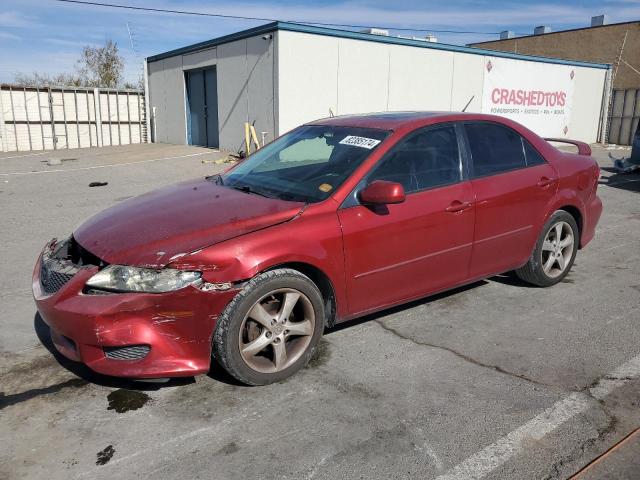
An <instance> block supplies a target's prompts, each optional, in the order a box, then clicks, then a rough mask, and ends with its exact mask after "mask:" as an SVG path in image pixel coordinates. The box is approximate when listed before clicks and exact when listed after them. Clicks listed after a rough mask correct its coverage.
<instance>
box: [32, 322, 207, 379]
mask: <svg viewBox="0 0 640 480" xmlns="http://www.w3.org/2000/svg"><path fill="white" fill-rule="evenodd" d="M33 328H34V330H35V332H36V335H37V336H38V340H40V343H41V344H42V346H43V347H45V348H46V349H47V350H49V352H50V353H51V355H53V357H54V358H55V359H56V361H57V362H58V363H59V364H60V366H62V367H63V368H64V369H66V370H68V371H69V372H71V373H73V374H74V375H76V376H77V377H79V378H81V379H82V380H85V381H86V382H88V383H92V384H94V385H100V386H102V387H109V388H117V389H123V390H137V391H155V390H159V389H161V388H164V387H175V386H178V385H187V384H190V383H194V382H195V379H194V378H193V377H184V378H171V379H169V381H167V382H164V383H155V382H145V381H140V380H130V379H126V378H118V377H110V376H107V375H101V374H99V373H96V372H94V371H93V370H91V369H90V368H89V367H87V366H86V365H84V364H82V363H79V362H74V361H73V360H69V359H68V358H67V357H65V356H64V355H62V354H61V353H60V352H58V350H57V349H56V347H55V346H54V345H53V341H52V340H51V330H50V329H49V326H48V325H47V324H46V323H45V322H44V320H42V317H41V316H40V314H39V313H36V314H35V315H34V317H33Z"/></svg>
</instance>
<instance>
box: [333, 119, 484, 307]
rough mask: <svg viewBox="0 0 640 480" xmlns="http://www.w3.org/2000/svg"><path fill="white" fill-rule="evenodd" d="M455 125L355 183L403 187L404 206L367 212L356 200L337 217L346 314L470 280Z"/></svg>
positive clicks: (400, 151) (408, 146) (420, 134)
mask: <svg viewBox="0 0 640 480" xmlns="http://www.w3.org/2000/svg"><path fill="white" fill-rule="evenodd" d="M461 151H462V149H461V144H460V143H459V138H458V135H457V132H456V127H455V125H454V124H445V125H441V126H433V127H428V128H425V129H423V130H419V131H416V132H413V133H411V134H409V135H408V136H407V137H405V138H404V139H403V140H400V141H399V143H398V144H397V145H396V146H395V147H393V148H392V149H391V150H390V151H389V152H388V153H387V154H386V155H385V156H384V157H383V158H382V159H381V160H380V162H378V164H377V165H376V166H375V167H374V168H373V169H372V171H371V172H370V173H369V175H368V176H367V177H366V178H365V179H364V180H363V181H362V182H361V183H360V185H361V187H364V186H366V185H367V184H368V183H370V182H372V181H374V180H387V181H393V182H398V183H400V184H402V186H403V187H404V190H405V193H406V200H405V201H404V202H403V203H399V204H393V205H385V206H382V207H379V206H378V207H372V206H365V205H362V204H360V203H359V202H358V201H357V200H356V199H357V192H356V194H355V195H354V196H353V197H351V198H352V199H353V200H352V201H351V202H349V201H347V202H345V204H343V207H342V208H340V209H339V210H338V216H339V219H340V223H341V225H342V230H343V241H344V250H345V263H346V265H345V270H346V283H347V292H348V298H349V310H350V313H351V314H358V313H364V312H366V311H371V310H374V309H376V308H381V307H384V306H388V305H392V304H395V303H399V302H402V301H404V300H408V299H411V298H416V297H419V296H423V295H426V294H428V293H430V292H434V291H437V290H442V289H444V288H447V287H449V286H452V285H455V284H457V283H460V282H462V281H463V280H464V279H466V278H467V276H468V267H469V260H470V255H471V247H472V241H473V224H474V209H473V194H472V188H471V185H470V183H469V181H468V180H467V179H466V178H465V175H464V174H463V171H464V169H463V168H462V161H463V160H462V155H461Z"/></svg>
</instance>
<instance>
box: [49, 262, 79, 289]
mask: <svg viewBox="0 0 640 480" xmlns="http://www.w3.org/2000/svg"><path fill="white" fill-rule="evenodd" d="M77 271H78V269H77V268H76V267H75V266H73V265H67V266H65V265H62V264H61V263H60V262H57V261H54V260H47V259H44V258H43V259H42V264H41V265H40V284H41V285H42V290H43V291H44V292H45V293H47V294H49V295H50V294H52V293H56V292H57V291H58V290H60V289H61V288H62V287H63V286H64V285H65V284H66V283H67V282H68V281H69V280H71V279H72V278H73V276H74V275H75V274H76V273H77Z"/></svg>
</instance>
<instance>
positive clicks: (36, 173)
mask: <svg viewBox="0 0 640 480" xmlns="http://www.w3.org/2000/svg"><path fill="white" fill-rule="evenodd" d="M211 153H214V152H201V153H190V154H188V155H178V156H176V157H163V158H150V159H147V160H139V161H137V162H125V163H112V164H109V165H94V166H92V167H79V168H59V169H57V170H39V171H37V172H12V173H0V177H9V176H13V175H39V174H41V173H59V172H77V171H79V170H95V169H97V168H109V167H124V166H126V165H137V164H139V163H149V162H157V161H160V160H175V159H177V158H187V157H195V156H198V155H209V154H211ZM215 153H217V152H215Z"/></svg>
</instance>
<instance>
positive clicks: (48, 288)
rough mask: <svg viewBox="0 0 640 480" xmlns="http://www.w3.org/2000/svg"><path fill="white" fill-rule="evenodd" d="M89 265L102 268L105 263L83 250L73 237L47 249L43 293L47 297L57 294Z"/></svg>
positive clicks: (43, 265) (43, 269)
mask: <svg viewBox="0 0 640 480" xmlns="http://www.w3.org/2000/svg"><path fill="white" fill-rule="evenodd" d="M87 265H95V266H98V267H102V266H104V262H102V260H100V259H99V258H98V257H96V256H95V255H93V254H92V253H91V252H89V251H87V250H85V249H84V248H82V246H81V245H80V244H78V243H77V242H76V241H75V239H74V238H73V237H70V238H68V239H66V240H63V241H61V242H57V243H54V244H53V246H50V247H47V248H45V250H44V252H42V262H41V265H40V285H41V286H42V291H43V292H44V293H46V294H47V295H51V294H53V293H56V292H57V291H59V290H60V289H61V288H62V287H64V286H65V284H66V283H67V282H69V280H71V279H72V278H73V276H74V275H75V274H76V273H78V271H79V270H80V268H82V267H83V266H87Z"/></svg>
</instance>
